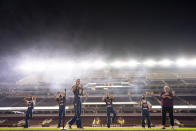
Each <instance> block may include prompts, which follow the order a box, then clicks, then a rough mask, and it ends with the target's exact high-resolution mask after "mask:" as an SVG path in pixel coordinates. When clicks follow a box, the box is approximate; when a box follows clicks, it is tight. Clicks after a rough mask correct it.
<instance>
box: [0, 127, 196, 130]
mask: <svg viewBox="0 0 196 131" xmlns="http://www.w3.org/2000/svg"><path fill="white" fill-rule="evenodd" d="M0 130H2V131H7V130H9V131H12V130H13V131H14V130H15V131H20V130H27V131H28V130H30V131H32V130H37V131H38V130H45V131H47V130H59V129H58V128H56V127H29V128H23V127H1V128H0ZM64 130H87V131H91V130H95V131H101V130H102V131H103V130H104V131H107V130H116V131H120V130H124V131H128V130H130V131H143V130H145V131H151V130H154V131H159V130H162V131H163V130H174V131H196V128H183V127H181V128H177V127H176V128H174V129H170V127H167V128H166V129H161V127H152V128H150V129H149V128H142V127H111V128H107V127H84V128H83V129H77V128H76V127H73V128H72V129H68V128H65V129H64Z"/></svg>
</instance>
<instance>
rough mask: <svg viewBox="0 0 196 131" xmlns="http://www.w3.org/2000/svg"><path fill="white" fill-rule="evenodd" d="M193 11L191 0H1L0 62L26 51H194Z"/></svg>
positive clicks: (117, 54) (112, 54)
mask: <svg viewBox="0 0 196 131" xmlns="http://www.w3.org/2000/svg"><path fill="white" fill-rule="evenodd" d="M195 16H196V8H195V4H194V1H190V0H184V1H174V0H163V1H161V0H154V1H151V0H143V1H142V0H130V1H125V0H124V1H122V0H119V1H110V0H98V1H95V0H89V1H84V0H83V1H82V0H80V1H75V0H67V1H66V0H64V1H63V0H53V1H50V0H37V1H36V0H25V1H22V0H1V1H0V44H1V46H0V60H1V61H0V66H1V69H2V68H6V67H8V65H6V64H5V61H9V60H12V61H13V60H15V59H19V58H22V57H24V55H25V56H33V57H50V58H51V57H70V56H74V57H75V56H79V57H80V58H81V56H88V54H91V56H93V57H103V58H106V59H117V58H118V59H127V58H129V57H132V58H136V59H137V58H138V59H144V58H148V57H153V58H163V57H168V58H175V57H178V56H181V55H182V56H189V57H192V56H196V55H195V49H196V43H195V42H196V37H195V36H196V17H195ZM92 54H93V55H92ZM8 59H9V60H8Z"/></svg>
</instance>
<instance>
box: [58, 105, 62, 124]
mask: <svg viewBox="0 0 196 131" xmlns="http://www.w3.org/2000/svg"><path fill="white" fill-rule="evenodd" d="M62 114H63V106H59V122H58V128H60V127H61V120H62Z"/></svg>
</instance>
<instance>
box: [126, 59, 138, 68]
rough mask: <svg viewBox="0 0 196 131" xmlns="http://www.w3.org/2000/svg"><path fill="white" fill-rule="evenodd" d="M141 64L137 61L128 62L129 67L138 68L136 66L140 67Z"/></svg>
mask: <svg viewBox="0 0 196 131" xmlns="http://www.w3.org/2000/svg"><path fill="white" fill-rule="evenodd" d="M139 64H140V63H139V62H137V61H136V60H130V61H129V62H128V66H129V67H136V66H138V65H139Z"/></svg>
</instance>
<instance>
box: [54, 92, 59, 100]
mask: <svg viewBox="0 0 196 131" xmlns="http://www.w3.org/2000/svg"><path fill="white" fill-rule="evenodd" d="M59 93H60V92H56V93H55V94H54V99H55V100H57V97H56V96H57V94H59Z"/></svg>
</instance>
